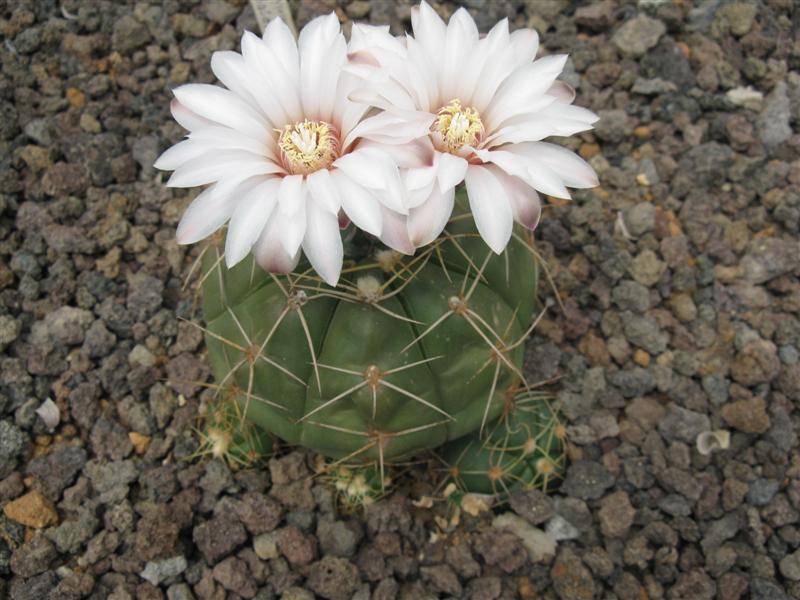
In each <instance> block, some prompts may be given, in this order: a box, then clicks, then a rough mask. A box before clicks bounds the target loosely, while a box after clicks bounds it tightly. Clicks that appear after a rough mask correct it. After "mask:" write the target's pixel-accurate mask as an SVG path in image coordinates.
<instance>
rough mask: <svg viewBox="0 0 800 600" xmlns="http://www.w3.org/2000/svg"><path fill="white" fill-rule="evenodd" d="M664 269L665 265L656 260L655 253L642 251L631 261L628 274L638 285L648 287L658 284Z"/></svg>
mask: <svg viewBox="0 0 800 600" xmlns="http://www.w3.org/2000/svg"><path fill="white" fill-rule="evenodd" d="M666 269H667V265H666V264H665V263H664V262H663V261H660V260H659V259H658V257H657V256H656V253H655V252H653V251H652V250H644V251H642V252H641V253H639V255H637V256H636V258H634V259H633V262H632V263H631V266H630V273H631V276H632V277H633V278H634V279H635V280H636V281H638V282H639V283H640V284H642V285H643V286H645V287H650V286H653V285H655V284H656V283H658V280H659V279H661V275H663V274H664V271H665V270H666Z"/></svg>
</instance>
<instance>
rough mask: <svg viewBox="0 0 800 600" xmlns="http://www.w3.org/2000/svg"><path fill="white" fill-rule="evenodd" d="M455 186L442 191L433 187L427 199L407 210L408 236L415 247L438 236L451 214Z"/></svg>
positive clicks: (427, 242) (425, 243)
mask: <svg viewBox="0 0 800 600" xmlns="http://www.w3.org/2000/svg"><path fill="white" fill-rule="evenodd" d="M455 195H456V191H455V188H450V189H449V190H447V191H446V192H444V193H442V192H440V191H439V190H438V189H436V188H435V187H434V188H433V190H432V191H431V195H430V196H429V198H428V200H427V201H426V202H425V203H424V204H422V205H420V206H418V207H416V208H412V209H411V210H410V211H409V212H408V224H407V227H408V237H409V240H410V241H411V243H412V244H413V245H414V246H416V247H417V248H419V247H421V246H425V245H427V244H430V243H431V242H432V241H433V240H435V239H436V238H437V237H439V234H440V233H442V231H443V230H444V228H445V226H446V225H447V222H448V221H449V220H450V215H451V214H453V205H454V203H455Z"/></svg>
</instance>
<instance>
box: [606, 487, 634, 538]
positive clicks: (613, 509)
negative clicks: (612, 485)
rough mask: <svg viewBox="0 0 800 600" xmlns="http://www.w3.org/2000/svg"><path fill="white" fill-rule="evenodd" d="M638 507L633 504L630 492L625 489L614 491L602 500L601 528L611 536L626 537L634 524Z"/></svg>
mask: <svg viewBox="0 0 800 600" xmlns="http://www.w3.org/2000/svg"><path fill="white" fill-rule="evenodd" d="M635 515H636V509H634V508H633V506H632V505H631V501H630V499H629V498H628V494H627V493H626V492H624V491H619V492H614V493H613V494H610V495H608V496H606V497H605V498H603V499H602V500H601V501H600V511H599V512H598V513H597V516H598V518H599V519H600V530H601V531H602V532H603V535H605V536H607V537H611V538H624V537H625V536H626V535H627V534H628V530H629V529H630V527H631V525H633V518H634V516H635Z"/></svg>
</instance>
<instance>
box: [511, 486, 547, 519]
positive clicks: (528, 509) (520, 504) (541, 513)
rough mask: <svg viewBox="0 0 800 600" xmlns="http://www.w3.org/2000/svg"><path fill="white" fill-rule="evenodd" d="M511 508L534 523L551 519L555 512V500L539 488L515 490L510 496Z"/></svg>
mask: <svg viewBox="0 0 800 600" xmlns="http://www.w3.org/2000/svg"><path fill="white" fill-rule="evenodd" d="M509 505H510V506H511V509H512V510H513V511H514V512H515V513H517V514H518V515H519V516H520V517H522V518H523V519H525V520H527V521H528V522H529V523H531V524H532V525H539V524H540V523H544V522H545V521H547V520H549V519H550V518H551V517H552V516H553V515H554V514H555V510H554V508H553V501H552V500H551V499H550V498H549V496H548V495H547V494H545V493H544V492H542V491H541V490H537V489H530V490H515V491H514V492H512V493H511V496H510V497H509Z"/></svg>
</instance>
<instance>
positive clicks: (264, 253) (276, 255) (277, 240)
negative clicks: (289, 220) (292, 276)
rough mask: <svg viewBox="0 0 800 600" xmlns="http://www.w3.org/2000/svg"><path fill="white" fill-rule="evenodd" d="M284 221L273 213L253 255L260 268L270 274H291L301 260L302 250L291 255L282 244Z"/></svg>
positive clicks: (298, 249)
mask: <svg viewBox="0 0 800 600" xmlns="http://www.w3.org/2000/svg"><path fill="white" fill-rule="evenodd" d="M284 221H285V219H284V218H282V217H281V216H280V215H278V214H277V211H275V212H273V214H272V217H270V219H269V221H268V222H267V226H266V227H265V228H264V231H263V232H262V233H261V237H260V238H258V241H257V242H256V244H255V246H254V248H253V253H254V254H255V257H256V262H257V263H258V264H259V266H260V267H261V268H262V269H264V270H265V271H267V272H268V273H291V272H292V271H294V269H295V267H296V266H297V263H298V262H299V260H300V248H299V247H298V248H297V250H296V251H295V252H294V253H292V254H289V253H287V252H286V250H285V249H284V247H283V244H282V243H281V236H282V234H283V230H284Z"/></svg>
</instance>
